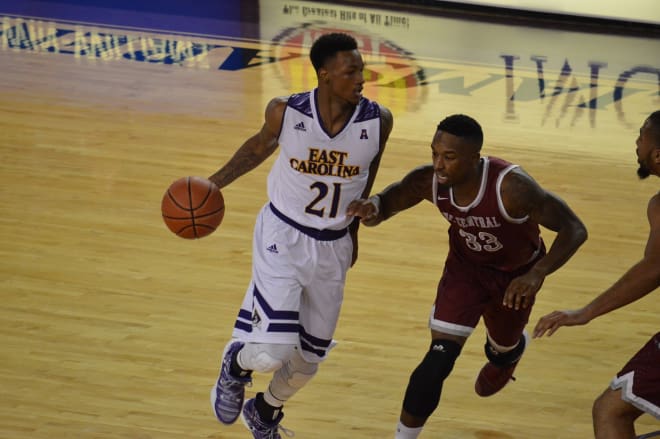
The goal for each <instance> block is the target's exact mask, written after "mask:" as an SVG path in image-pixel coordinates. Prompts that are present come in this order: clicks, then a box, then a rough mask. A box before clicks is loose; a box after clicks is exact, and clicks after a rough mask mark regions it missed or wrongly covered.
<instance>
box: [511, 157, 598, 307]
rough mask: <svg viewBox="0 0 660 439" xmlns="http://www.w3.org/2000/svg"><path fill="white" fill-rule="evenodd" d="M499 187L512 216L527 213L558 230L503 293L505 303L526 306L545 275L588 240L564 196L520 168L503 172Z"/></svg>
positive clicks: (512, 305)
mask: <svg viewBox="0 0 660 439" xmlns="http://www.w3.org/2000/svg"><path fill="white" fill-rule="evenodd" d="M501 190H502V192H501V196H502V202H503V203H504V207H505V209H506V211H507V212H508V213H509V215H511V216H512V217H514V218H523V217H525V216H527V215H529V217H530V219H531V220H533V221H535V222H537V223H538V224H540V225H541V226H543V227H545V228H547V229H550V230H552V231H554V232H557V235H556V236H555V239H554V241H553V242H552V245H551V246H550V250H548V253H547V254H546V255H545V256H544V257H543V258H541V259H539V261H538V262H537V263H536V264H535V265H534V266H533V267H532V269H531V270H529V271H528V272H527V273H525V274H524V275H522V276H520V277H518V278H516V279H514V280H513V281H512V282H511V284H510V285H509V287H508V288H507V290H506V292H505V293H504V301H503V304H504V306H507V307H509V308H514V309H520V307H522V308H526V307H527V306H529V305H530V304H531V303H532V299H533V298H534V296H535V295H536V293H537V292H538V291H539V289H540V288H541V285H542V284H543V280H544V279H545V277H546V276H547V275H549V274H550V273H553V272H554V271H555V270H557V269H558V268H559V267H561V266H562V265H564V264H565V263H566V261H568V260H569V259H570V258H571V256H573V254H574V253H575V252H576V251H577V249H578V248H579V247H580V246H581V245H582V244H583V243H584V242H585V241H586V240H587V229H586V227H585V226H584V224H583V223H582V221H581V220H580V219H579V218H578V217H577V215H576V214H575V213H574V212H573V211H572V210H571V208H570V207H569V206H568V205H567V204H566V202H564V200H562V199H561V198H559V197H558V196H556V195H554V194H552V193H550V192H548V191H546V190H544V189H543V188H542V187H541V186H540V185H539V184H538V183H537V182H536V181H535V180H534V179H533V178H532V177H530V176H529V175H528V174H527V173H525V172H524V171H523V170H521V169H519V168H517V169H514V170H513V171H511V172H509V173H508V174H507V175H506V176H505V178H504V180H503V182H502V189H501Z"/></svg>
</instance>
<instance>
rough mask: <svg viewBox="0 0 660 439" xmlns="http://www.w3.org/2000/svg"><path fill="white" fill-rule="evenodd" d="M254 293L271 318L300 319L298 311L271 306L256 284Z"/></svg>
mask: <svg viewBox="0 0 660 439" xmlns="http://www.w3.org/2000/svg"><path fill="white" fill-rule="evenodd" d="M253 294H254V297H255V298H256V299H257V302H259V305H261V308H262V309H263V310H264V312H265V313H266V315H267V316H268V318H269V319H271V320H275V319H277V320H298V311H275V310H274V309H273V308H271V306H270V305H269V304H268V302H266V299H264V296H262V295H261V293H260V292H259V289H258V288H257V286H256V285H255V286H254V291H253Z"/></svg>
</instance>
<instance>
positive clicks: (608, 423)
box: [534, 110, 660, 439]
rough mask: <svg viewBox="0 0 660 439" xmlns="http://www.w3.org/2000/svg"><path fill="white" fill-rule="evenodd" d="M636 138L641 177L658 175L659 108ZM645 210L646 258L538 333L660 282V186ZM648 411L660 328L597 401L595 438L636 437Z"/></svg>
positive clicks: (589, 316) (659, 414)
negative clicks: (637, 423) (647, 230)
mask: <svg viewBox="0 0 660 439" xmlns="http://www.w3.org/2000/svg"><path fill="white" fill-rule="evenodd" d="M636 143H637V161H638V163H639V169H638V170H637V174H638V175H639V177H640V178H642V179H643V178H647V177H648V176H650V175H655V176H660V110H658V111H655V112H654V113H652V114H651V115H650V116H649V117H648V118H647V119H646V121H644V124H643V125H642V127H641V128H640V130H639V137H638V138H637V142H636ZM646 213H647V216H648V221H649V224H650V226H651V232H650V234H649V238H648V241H647V242H646V248H645V250H644V256H643V257H642V259H641V260H640V261H639V262H637V263H636V264H635V265H633V266H632V267H631V268H630V269H629V270H628V271H627V272H626V273H625V274H624V275H623V276H622V277H621V278H620V279H619V280H618V281H616V282H615V283H614V285H612V286H611V287H609V288H608V289H607V290H605V291H604V292H603V293H602V294H601V295H600V296H598V297H596V298H595V299H594V300H592V301H591V303H589V304H588V305H586V306H585V307H583V308H580V309H577V310H571V311H554V312H552V313H550V314H548V315H546V316H543V317H541V319H540V320H539V322H538V323H537V324H536V328H534V337H541V336H543V334H545V333H547V334H548V335H552V334H553V333H554V332H555V331H556V330H557V329H559V328H560V327H561V326H575V325H584V324H586V323H589V322H590V321H591V320H593V319H594V318H596V317H598V316H600V315H603V314H606V313H608V312H610V311H614V310H615V309H618V308H621V307H622V306H625V305H628V304H629V303H632V302H634V301H636V300H638V299H641V298H642V297H644V296H646V295H647V294H649V293H650V292H652V291H654V290H655V289H657V288H658V287H659V286H660V192H658V193H656V194H655V195H653V196H652V197H651V199H650V201H649V203H648V207H647V212H646ZM645 412H646V413H648V414H650V415H652V416H655V417H656V418H658V419H660V332H658V333H657V334H655V335H654V336H653V337H651V339H650V340H649V341H648V343H646V345H645V346H644V347H642V349H641V350H640V351H639V352H638V353H637V354H635V356H634V357H633V358H632V359H631V360H630V361H629V362H628V363H627V364H626V365H625V366H624V367H623V369H621V371H619V373H618V374H617V376H616V377H615V378H614V379H613V380H612V382H611V383H610V386H609V388H607V389H606V390H605V391H604V392H603V393H602V395H600V396H599V397H598V398H597V399H596V401H595V402H594V406H593V423H594V433H595V435H596V439H632V438H634V437H635V425H634V423H635V420H636V419H637V418H639V417H640V416H641V415H642V414H644V413H645Z"/></svg>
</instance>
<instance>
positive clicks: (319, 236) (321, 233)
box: [270, 203, 348, 241]
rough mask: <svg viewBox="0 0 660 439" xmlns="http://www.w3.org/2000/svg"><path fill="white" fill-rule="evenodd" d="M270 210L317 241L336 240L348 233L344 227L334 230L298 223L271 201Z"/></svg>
mask: <svg viewBox="0 0 660 439" xmlns="http://www.w3.org/2000/svg"><path fill="white" fill-rule="evenodd" d="M270 210H272V211H273V213H274V214H275V216H276V217H278V218H279V219H281V220H282V221H284V222H285V223H287V224H288V225H290V226H291V227H293V228H294V229H297V230H298V231H300V232H302V233H304V234H305V235H307V236H309V237H311V238H314V239H316V240H317V241H335V240H337V239H339V238H343V237H344V236H345V235H346V233H348V228H344V229H341V230H333V229H323V230H320V229H315V228H314V227H307V226H303V225H302V224H298V223H297V222H295V221H294V220H292V219H291V218H289V217H288V216H286V215H284V214H283V213H282V212H280V211H279V210H277V208H276V207H275V206H273V203H270Z"/></svg>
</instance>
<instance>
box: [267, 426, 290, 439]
mask: <svg viewBox="0 0 660 439" xmlns="http://www.w3.org/2000/svg"><path fill="white" fill-rule="evenodd" d="M264 427H265V426H264ZM266 428H267V430H262V431H261V433H266V434H267V435H268V436H265V437H264V438H265V439H279V438H281V436H280V434H279V433H280V432H282V433H283V434H284V436H286V437H294V436H295V435H296V434H295V433H294V432H293V430H289V429H288V428H285V427H283V426H282V425H280V424H277V425H273V426H272V427H266Z"/></svg>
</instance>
